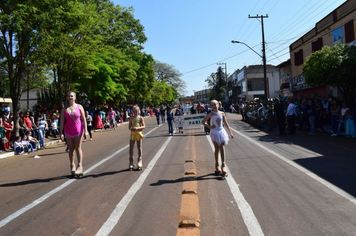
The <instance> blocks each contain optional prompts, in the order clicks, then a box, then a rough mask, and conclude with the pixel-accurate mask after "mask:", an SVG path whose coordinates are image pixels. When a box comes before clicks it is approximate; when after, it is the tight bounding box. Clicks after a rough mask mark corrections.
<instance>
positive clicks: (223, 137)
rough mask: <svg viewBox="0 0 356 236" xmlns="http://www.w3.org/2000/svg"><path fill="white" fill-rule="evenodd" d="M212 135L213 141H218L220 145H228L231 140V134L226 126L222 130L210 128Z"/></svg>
mask: <svg viewBox="0 0 356 236" xmlns="http://www.w3.org/2000/svg"><path fill="white" fill-rule="evenodd" d="M210 137H211V140H212V141H213V142H216V143H217V144H218V145H219V146H220V145H221V144H224V145H227V143H228V142H229V135H228V134H227V132H226V130H225V129H224V128H222V129H220V130H216V129H212V130H210Z"/></svg>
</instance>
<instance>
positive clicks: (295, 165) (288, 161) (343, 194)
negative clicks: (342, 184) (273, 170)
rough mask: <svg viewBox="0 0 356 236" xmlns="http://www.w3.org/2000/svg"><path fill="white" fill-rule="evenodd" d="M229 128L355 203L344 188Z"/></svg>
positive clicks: (355, 199) (353, 198) (354, 199)
mask: <svg viewBox="0 0 356 236" xmlns="http://www.w3.org/2000/svg"><path fill="white" fill-rule="evenodd" d="M230 129H231V130H233V131H234V132H236V133H237V134H238V135H240V136H242V137H244V138H245V139H246V140H248V141H250V142H252V143H253V144H254V145H257V146H259V147H260V148H262V149H263V150H265V151H267V152H269V153H271V154H272V155H274V156H276V157H278V158H279V159H281V160H283V161H285V162H287V163H288V164H289V165H291V166H293V167H295V168H297V169H298V170H300V171H301V172H303V173H304V174H306V175H308V176H310V177H311V178H313V179H314V180H316V181H318V182H319V183H321V184H323V185H324V186H326V187H327V188H329V189H331V190H332V191H334V192H335V193H337V194H339V195H340V196H342V197H344V198H346V199H347V200H349V201H350V202H352V203H353V204H355V205H356V198H355V197H354V196H352V195H350V194H349V193H347V192H345V191H344V190H342V189H340V188H339V187H337V186H335V185H333V184H331V183H330V182H328V181H326V180H324V179H323V178H320V177H319V176H317V175H316V174H314V173H312V172H310V171H309V170H307V169H305V168H304V167H302V166H300V165H298V164H296V163H295V162H294V161H291V160H289V159H288V158H286V157H284V156H282V155H280V154H278V153H277V152H275V151H272V150H271V149H269V148H267V147H266V146H264V145H263V144H261V143H260V142H258V141H256V140H253V139H252V138H250V137H248V136H246V135H245V134H243V133H241V132H239V131H237V130H236V129H234V128H231V127H230Z"/></svg>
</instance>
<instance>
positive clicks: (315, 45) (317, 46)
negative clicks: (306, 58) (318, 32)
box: [312, 38, 323, 52]
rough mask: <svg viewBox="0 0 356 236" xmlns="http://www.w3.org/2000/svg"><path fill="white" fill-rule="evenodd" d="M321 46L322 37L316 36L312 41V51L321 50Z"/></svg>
mask: <svg viewBox="0 0 356 236" xmlns="http://www.w3.org/2000/svg"><path fill="white" fill-rule="evenodd" d="M322 47H323V38H318V40H316V41H315V42H312V52H316V51H319V50H321V48H322Z"/></svg>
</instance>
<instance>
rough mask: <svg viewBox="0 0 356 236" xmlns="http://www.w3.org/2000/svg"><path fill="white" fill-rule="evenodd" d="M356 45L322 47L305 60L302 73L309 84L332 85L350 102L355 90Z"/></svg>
mask: <svg viewBox="0 0 356 236" xmlns="http://www.w3.org/2000/svg"><path fill="white" fill-rule="evenodd" d="M355 68H356V46H351V47H350V46H348V45H346V44H344V45H341V46H333V47H323V48H322V49H321V50H320V51H317V52H314V53H312V54H311V55H310V56H308V58H307V59H306V61H305V64H304V68H303V75H304V76H305V81H306V83H307V84H309V85H311V86H327V85H328V86H334V87H336V88H338V90H339V91H340V93H341V95H342V97H343V99H344V101H346V102H347V103H348V104H351V102H352V98H353V96H354V94H355V92H356V70H355Z"/></svg>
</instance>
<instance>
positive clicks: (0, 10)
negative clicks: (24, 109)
mask: <svg viewBox="0 0 356 236" xmlns="http://www.w3.org/2000/svg"><path fill="white" fill-rule="evenodd" d="M38 7H39V5H38V1H34V0H3V1H1V3H0V29H1V32H0V44H1V47H0V60H1V62H2V63H1V66H2V69H3V70H4V71H5V76H6V77H7V78H8V82H9V90H10V97H11V99H12V102H13V104H12V106H13V112H14V120H15V121H16V122H15V127H14V129H15V132H16V134H18V122H17V118H18V114H17V113H18V110H19V101H20V97H21V92H22V87H23V81H24V77H25V74H26V66H27V64H28V62H29V61H31V60H32V57H33V56H34V55H35V54H36V50H37V48H38V42H39V38H40V37H38V24H39V21H38V18H39V16H40V15H41V12H40V11H38Z"/></svg>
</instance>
